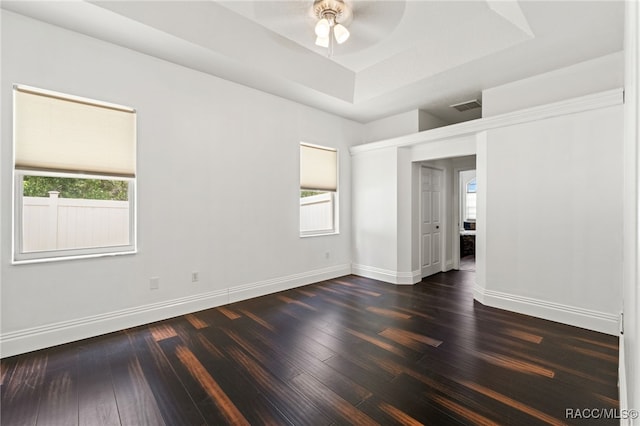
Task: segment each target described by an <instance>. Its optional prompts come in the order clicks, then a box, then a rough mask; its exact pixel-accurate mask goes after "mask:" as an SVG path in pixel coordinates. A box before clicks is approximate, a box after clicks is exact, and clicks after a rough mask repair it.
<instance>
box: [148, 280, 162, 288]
mask: <svg viewBox="0 0 640 426" xmlns="http://www.w3.org/2000/svg"><path fill="white" fill-rule="evenodd" d="M149 288H150V289H151V290H157V289H159V288H160V278H159V277H151V278H149Z"/></svg>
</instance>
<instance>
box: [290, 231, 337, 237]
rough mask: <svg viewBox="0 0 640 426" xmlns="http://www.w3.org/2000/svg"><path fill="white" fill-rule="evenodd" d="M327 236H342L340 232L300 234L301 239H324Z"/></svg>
mask: <svg viewBox="0 0 640 426" xmlns="http://www.w3.org/2000/svg"><path fill="white" fill-rule="evenodd" d="M327 235H340V232H339V231H329V232H313V233H309V234H300V238H310V237H324V236H327Z"/></svg>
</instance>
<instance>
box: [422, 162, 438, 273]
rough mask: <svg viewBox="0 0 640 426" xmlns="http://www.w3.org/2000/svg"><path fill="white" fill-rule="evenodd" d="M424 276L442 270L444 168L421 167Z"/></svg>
mask: <svg viewBox="0 0 640 426" xmlns="http://www.w3.org/2000/svg"><path fill="white" fill-rule="evenodd" d="M420 192H421V194H420V197H421V206H420V207H421V208H420V240H421V242H422V247H421V248H422V250H421V251H422V277H423V278H424V277H426V276H429V275H433V274H435V273H437V272H440V271H441V270H442V170H437V169H432V168H430V167H421V168H420Z"/></svg>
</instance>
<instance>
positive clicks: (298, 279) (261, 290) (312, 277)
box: [229, 265, 351, 303]
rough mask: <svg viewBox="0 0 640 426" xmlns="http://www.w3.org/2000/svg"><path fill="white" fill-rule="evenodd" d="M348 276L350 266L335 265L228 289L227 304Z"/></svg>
mask: <svg viewBox="0 0 640 426" xmlns="http://www.w3.org/2000/svg"><path fill="white" fill-rule="evenodd" d="M349 274H351V265H337V266H330V267H328V268H323V269H316V270H313V271H309V272H304V273H301V274H294V275H288V276H286V277H280V278H274V279H271V280H265V281H259V282H256V283H251V284H245V285H240V286H235V287H231V288H229V303H234V302H239V301H241V300H246V299H251V298H254V297H259V296H264V295H265V294H271V293H276V292H278V291H283V290H288V289H290V288H295V287H300V286H303V285H307V284H313V283H317V282H319V281H324V280H330V279H332V278H337V277H342V276H345V275H349Z"/></svg>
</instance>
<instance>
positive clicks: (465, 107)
mask: <svg viewBox="0 0 640 426" xmlns="http://www.w3.org/2000/svg"><path fill="white" fill-rule="evenodd" d="M449 106H450V107H451V108H455V109H457V110H458V111H460V112H463V111H469V110H470V109H475V108H480V107H481V106H482V104H481V103H480V101H478V100H477V99H472V100H470V101H464V102H460V103H459V104H454V105H449Z"/></svg>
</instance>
